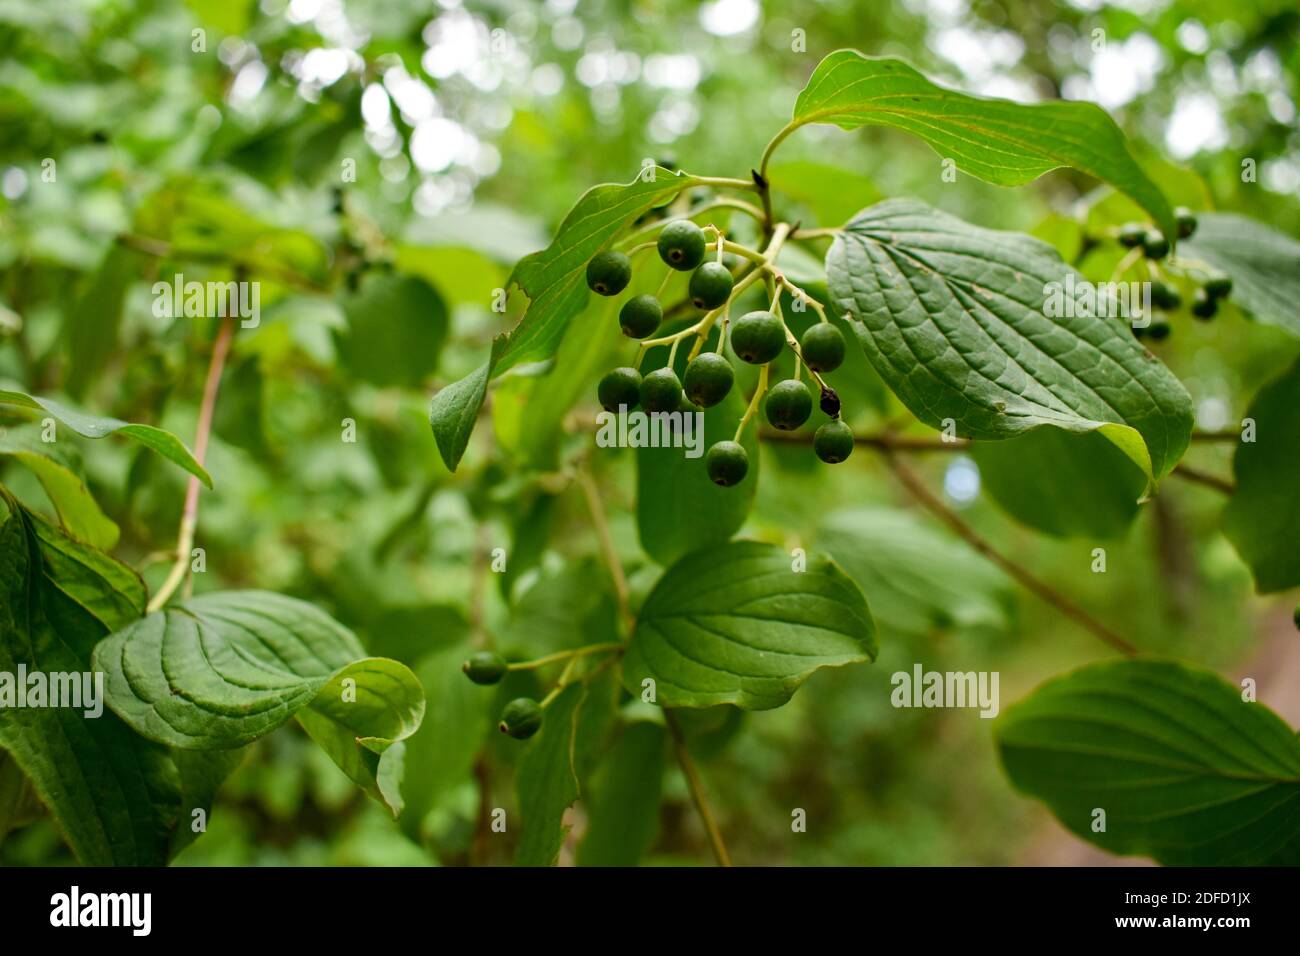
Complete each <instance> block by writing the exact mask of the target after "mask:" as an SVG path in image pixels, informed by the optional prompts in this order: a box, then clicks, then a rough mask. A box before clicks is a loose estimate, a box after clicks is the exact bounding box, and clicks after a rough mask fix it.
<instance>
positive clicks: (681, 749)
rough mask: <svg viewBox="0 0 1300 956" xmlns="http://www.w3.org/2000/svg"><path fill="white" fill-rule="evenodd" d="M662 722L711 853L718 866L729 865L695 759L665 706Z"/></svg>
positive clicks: (728, 858) (725, 848)
mask: <svg viewBox="0 0 1300 956" xmlns="http://www.w3.org/2000/svg"><path fill="white" fill-rule="evenodd" d="M663 710H664V722H665V723H666V724H667V725H668V733H669V734H670V735H671V736H672V738H673V749H674V750H675V751H676V753H677V762H678V763H679V764H681V766H682V773H683V774H685V775H686V783H687V785H688V786H689V787H690V791H691V800H692V801H693V802H694V803H695V809H696V811H697V812H698V813H699V815H700V820H701V821H702V822H703V823H704V829H705V832H707V833H708V835H709V844H710V846H712V847H713V855H714V857H715V858H716V859H717V861H718V866H731V854H729V853H728V852H727V845H726V843H724V842H723V841H722V831H721V830H719V829H718V821H717V820H715V819H714V817H713V808H712V807H710V806H709V798H708V797H707V796H706V795H705V793H704V781H703V780H701V779H700V773H699V770H697V769H696V767H695V760H694V758H693V757H691V752H690V750H689V749H688V748H687V746H686V738H685V737H683V736H682V731H681V728H680V727H679V726H677V718H676V717H674V716H673V712H672V711H671V710H669V709H668V708H667V707H665V708H664V709H663Z"/></svg>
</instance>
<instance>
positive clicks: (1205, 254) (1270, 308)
mask: <svg viewBox="0 0 1300 956" xmlns="http://www.w3.org/2000/svg"><path fill="white" fill-rule="evenodd" d="M1196 218H1197V226H1196V232H1195V233H1193V234H1192V237H1191V238H1190V239H1184V240H1183V242H1182V243H1181V244H1180V246H1179V249H1178V255H1179V257H1180V258H1187V259H1200V260H1201V261H1203V262H1208V263H1209V264H1210V265H1212V266H1214V267H1215V268H1216V269H1219V270H1222V271H1223V272H1226V273H1227V274H1228V275H1230V276H1232V301H1233V302H1235V303H1236V304H1237V305H1239V306H1241V307H1242V308H1243V309H1245V310H1246V311H1248V312H1250V313H1251V314H1253V315H1254V317H1255V318H1256V319H1258V320H1259V321H1260V322H1267V323H1269V324H1270V325H1279V326H1281V327H1282V328H1284V329H1286V330H1287V331H1288V332H1290V333H1291V334H1292V335H1297V336H1300V309H1298V308H1297V307H1296V303H1297V302H1300V242H1297V241H1296V240H1295V239H1293V238H1291V237H1290V236H1287V235H1283V234H1282V233H1280V232H1277V231H1276V230H1274V229H1271V228H1269V227H1268V226H1266V225H1264V224H1263V223H1261V222H1256V221H1255V220H1253V219H1247V218H1246V217H1245V216H1236V215H1232V214H1230V213H1218V212H1205V213H1199V214H1198V215H1197V217H1196Z"/></svg>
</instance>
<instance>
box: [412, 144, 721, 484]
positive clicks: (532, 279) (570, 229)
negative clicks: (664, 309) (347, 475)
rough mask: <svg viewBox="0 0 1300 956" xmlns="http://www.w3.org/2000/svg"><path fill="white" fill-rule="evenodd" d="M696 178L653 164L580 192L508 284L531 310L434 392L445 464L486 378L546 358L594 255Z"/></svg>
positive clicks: (453, 456)
mask: <svg viewBox="0 0 1300 956" xmlns="http://www.w3.org/2000/svg"><path fill="white" fill-rule="evenodd" d="M695 182H696V180H695V179H694V178H692V177H690V176H686V175H683V174H680V173H673V172H669V171H668V170H666V169H659V168H656V169H655V170H654V176H653V178H649V177H646V176H638V177H637V178H636V179H634V180H633V181H632V182H630V183H627V184H626V185H621V184H617V183H604V184H602V185H599V186H593V187H592V188H591V189H589V190H587V191H586V192H585V193H583V195H582V198H580V199H579V200H578V202H577V204H576V205H575V206H574V207H573V209H571V210H570V211H569V214H568V215H567V216H566V217H565V218H564V222H563V223H561V224H560V228H559V231H558V232H557V233H556V234H555V238H554V240H552V242H551V244H550V245H549V246H547V247H546V248H545V249H543V250H542V251H540V252H535V253H533V254H532V255H530V256H525V257H524V258H523V259H521V260H520V261H519V263H518V264H517V265H516V266H515V268H514V271H513V272H512V273H511V274H510V281H509V285H511V286H518V287H519V289H520V290H522V292H523V293H524V294H525V295H526V296H527V297H528V300H529V302H528V309H527V311H526V312H525V313H524V317H523V318H522V319H521V320H520V322H519V324H518V325H517V326H516V327H515V328H514V330H513V331H511V332H508V333H505V334H504V335H501V336H498V337H497V339H496V340H495V341H494V342H493V343H492V354H491V357H490V358H489V359H488V361H487V363H486V364H485V365H482V366H480V367H479V368H477V369H475V370H474V371H473V372H471V373H470V374H469V375H468V376H466V377H465V378H463V379H461V380H460V381H459V382H456V383H454V384H452V385H448V386H446V387H445V388H443V389H442V390H441V391H439V392H438V394H436V395H434V397H433V403H432V405H431V406H430V410H429V421H430V424H431V425H432V427H433V433H434V435H435V436H436V437H437V439H438V450H439V451H440V452H441V453H442V460H443V461H444V462H446V464H447V467H448V468H450V469H452V470H453V471H454V470H455V468H456V466H457V465H458V464H459V463H460V459H461V456H462V455H463V454H464V453H465V446H466V444H467V443H468V442H469V435H470V432H471V431H473V428H474V421H475V419H476V418H477V417H478V410H479V408H480V407H481V406H482V404H483V399H484V397H485V396H486V394H487V384H488V382H489V381H490V380H491V379H493V378H495V377H496V376H498V375H500V374H501V373H503V372H505V371H507V370H509V369H511V368H513V367H514V366H516V365H520V364H523V363H529V362H541V361H545V360H546V359H549V358H551V356H553V355H554V354H555V350H556V349H557V348H558V347H559V345H560V341H561V340H562V339H563V338H564V331H565V328H566V327H567V326H568V323H569V320H570V319H571V318H573V317H574V316H575V315H578V314H579V313H580V312H582V310H583V308H584V307H585V305H586V303H587V298H588V296H589V295H590V294H591V293H590V292H589V291H588V289H587V284H586V270H587V263H588V262H589V261H590V260H591V257H592V256H594V255H595V254H596V253H598V252H600V251H601V250H602V249H604V248H606V247H607V246H608V245H609V244H610V242H611V240H612V239H613V238H614V237H615V236H617V235H618V233H619V232H621V231H622V230H623V229H625V228H626V227H628V226H630V225H631V224H632V223H633V222H635V221H636V219H637V218H638V217H639V216H641V215H642V214H644V213H645V212H647V211H649V210H650V209H653V208H654V207H656V206H661V205H663V204H664V203H666V202H667V201H668V200H670V199H671V198H672V197H674V196H676V195H677V194H678V193H679V192H681V191H682V190H683V189H686V188H688V187H690V186H692V185H694V183H695Z"/></svg>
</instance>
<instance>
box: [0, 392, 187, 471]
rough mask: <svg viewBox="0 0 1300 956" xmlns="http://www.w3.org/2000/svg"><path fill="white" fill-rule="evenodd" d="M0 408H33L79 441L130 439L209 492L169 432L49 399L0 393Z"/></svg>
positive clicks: (181, 446) (19, 393)
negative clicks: (195, 480)
mask: <svg viewBox="0 0 1300 956" xmlns="http://www.w3.org/2000/svg"><path fill="white" fill-rule="evenodd" d="M0 405H17V406H19V407H21V408H34V409H36V410H37V411H43V412H46V413H48V414H50V415H53V416H54V417H55V418H57V419H58V420H59V421H61V422H63V424H65V425H67V426H68V427H69V428H71V429H72V430H73V431H74V432H76V433H77V434H78V435H80V436H81V437H83V438H103V437H105V436H106V435H112V434H114V433H118V434H121V435H125V436H126V437H127V438H134V439H135V440H136V441H138V442H139V443H140V444H141V445H144V446H145V447H146V448H149V449H152V450H153V451H156V452H157V453H158V454H160V455H162V456H163V457H164V458H166V459H168V460H169V461H172V462H175V463H176V464H178V465H180V466H181V467H182V468H184V469H185V470H186V471H188V472H189V473H190V474H191V475H194V476H195V477H196V478H198V479H199V480H200V481H202V482H203V483H204V484H205V485H207V486H208V487H209V488H211V487H212V478H211V476H210V475H209V474H208V473H207V472H206V471H204V470H203V466H202V465H200V464H199V463H198V462H197V461H196V460H195V459H194V456H193V455H191V454H190V452H189V449H188V448H186V447H185V446H184V445H183V444H182V443H181V440H180V439H179V438H177V437H176V436H175V435H173V434H172V433H171V432H169V431H164V430H163V429H161V428H155V427H154V426H153V425H136V424H132V423H130V422H124V421H122V420H121V419H118V418H98V417H96V416H94V415H87V414H86V413H85V412H79V411H77V410H76V409H75V408H69V407H68V406H66V405H64V404H63V403H62V402H56V401H55V400H54V399H52V398H38V397H35V396H32V395H27V394H25V393H23V392H11V391H6V390H4V389H0Z"/></svg>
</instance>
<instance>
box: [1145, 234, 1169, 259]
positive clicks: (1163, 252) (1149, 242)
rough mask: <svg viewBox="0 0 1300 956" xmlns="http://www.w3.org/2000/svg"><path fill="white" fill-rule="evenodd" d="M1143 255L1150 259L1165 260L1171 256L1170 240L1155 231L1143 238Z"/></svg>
mask: <svg viewBox="0 0 1300 956" xmlns="http://www.w3.org/2000/svg"><path fill="white" fill-rule="evenodd" d="M1142 253H1143V255H1145V256H1146V257H1147V258H1148V259H1163V258H1164V257H1165V256H1167V255H1169V240H1168V239H1166V238H1165V237H1164V236H1162V235H1161V234H1160V233H1159V232H1157V231H1156V230H1154V229H1148V230H1147V233H1146V235H1145V236H1143V237H1142Z"/></svg>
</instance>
